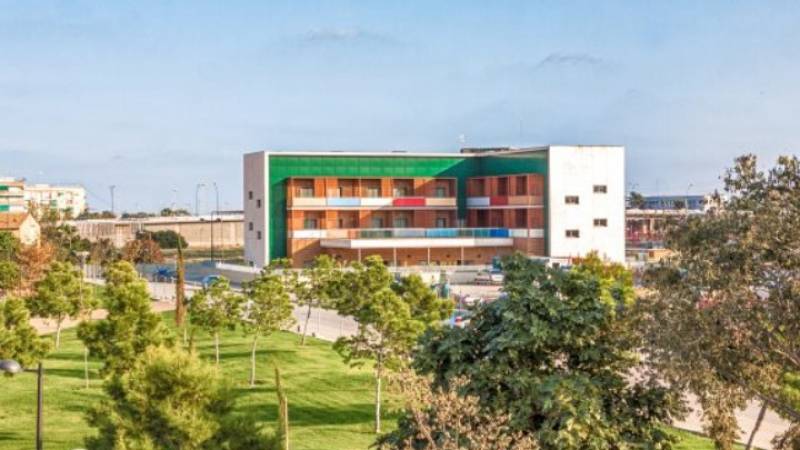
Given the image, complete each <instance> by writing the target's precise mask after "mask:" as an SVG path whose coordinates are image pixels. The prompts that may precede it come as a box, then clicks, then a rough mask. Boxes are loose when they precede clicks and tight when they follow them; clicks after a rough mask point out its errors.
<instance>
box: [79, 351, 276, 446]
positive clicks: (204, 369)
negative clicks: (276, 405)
mask: <svg viewBox="0 0 800 450" xmlns="http://www.w3.org/2000/svg"><path fill="white" fill-rule="evenodd" d="M105 391H106V394H107V398H106V399H104V400H102V401H101V402H100V404H98V405H97V406H95V407H93V408H92V409H91V410H90V411H89V414H88V421H89V424H90V425H91V426H93V427H95V428H97V429H98V434H97V435H96V436H92V437H89V438H87V439H86V447H87V448H88V449H89V450H118V449H148V450H162V449H163V450H167V449H181V450H216V449H228V450H263V449H267V450H269V449H271V448H275V447H274V446H275V443H274V439H273V438H272V437H267V436H265V435H264V433H263V432H262V430H261V429H260V428H259V427H258V426H257V425H256V423H255V421H254V420H253V419H252V418H248V417H245V416H238V415H235V414H234V412H233V409H234V405H235V393H234V392H233V391H232V390H231V389H229V388H227V387H226V386H225V385H224V384H223V383H222V382H221V380H220V378H219V375H218V374H217V372H216V371H215V370H214V369H212V368H211V367H208V366H206V365H205V364H203V363H202V362H201V361H199V360H198V359H197V357H196V356H194V355H193V354H189V353H186V352H184V351H182V350H179V349H175V348H166V347H150V348H148V349H147V350H145V352H144V353H143V355H142V357H141V358H140V359H139V360H137V361H136V362H135V363H134V364H133V366H131V368H130V370H129V371H127V372H126V373H124V374H120V375H118V376H115V377H112V378H111V379H110V380H108V381H107V382H106V384H105Z"/></svg>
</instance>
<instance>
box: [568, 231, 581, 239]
mask: <svg viewBox="0 0 800 450" xmlns="http://www.w3.org/2000/svg"><path fill="white" fill-rule="evenodd" d="M566 236H567V237H568V238H579V237H581V232H580V231H579V230H567V232H566Z"/></svg>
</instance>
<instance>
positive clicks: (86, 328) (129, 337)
mask: <svg viewBox="0 0 800 450" xmlns="http://www.w3.org/2000/svg"><path fill="white" fill-rule="evenodd" d="M105 280H106V285H105V307H106V309H107V310H108V315H107V316H106V318H105V319H103V320H97V321H93V322H83V323H81V324H80V325H79V327H78V337H79V338H80V339H81V340H83V342H84V344H85V345H86V346H87V347H88V348H89V352H90V353H91V354H92V355H93V356H96V357H99V358H101V359H103V361H104V362H105V365H104V367H103V371H104V372H105V373H122V372H124V371H126V370H128V369H130V367H132V366H133V363H134V362H135V360H136V358H137V357H138V356H139V355H141V354H142V353H144V351H145V350H146V349H147V348H148V347H150V346H154V345H162V344H170V343H171V342H172V336H171V335H170V333H169V330H168V329H167V328H166V326H165V325H164V323H163V322H162V320H161V317H160V316H159V315H158V314H156V313H154V312H153V310H152V309H151V307H150V294H149V292H148V290H147V285H146V284H145V281H144V280H142V279H141V278H140V277H139V275H138V274H137V273H136V270H135V269H134V268H133V266H131V265H130V264H129V263H127V262H124V261H121V262H116V263H114V264H111V265H109V266H108V267H107V268H106V271H105Z"/></svg>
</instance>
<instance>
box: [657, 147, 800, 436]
mask: <svg viewBox="0 0 800 450" xmlns="http://www.w3.org/2000/svg"><path fill="white" fill-rule="evenodd" d="M724 182H725V191H726V192H727V193H728V196H729V198H730V200H729V201H727V202H726V203H725V204H724V205H723V206H722V207H721V208H714V209H712V210H711V211H709V212H707V213H706V214H704V215H702V216H692V217H689V218H687V219H686V220H684V221H683V222H681V223H678V224H677V225H675V226H674V227H673V228H672V229H671V230H669V233H668V235H667V240H666V242H667V246H668V247H669V248H670V249H672V250H674V256H673V257H671V258H669V259H668V260H665V261H664V262H663V263H662V264H661V265H659V266H658V267H655V268H654V269H652V270H651V271H650V272H649V273H648V274H647V277H646V279H647V282H648V287H649V288H650V293H651V295H648V296H647V297H646V299H645V300H646V301H645V303H643V306H645V307H646V311H647V313H648V314H647V315H646V316H645V317H646V318H647V320H646V321H644V323H643V325H642V329H643V330H644V332H645V333H646V336H647V342H648V346H647V349H648V353H649V354H648V358H649V360H650V361H651V362H652V363H653V364H654V365H655V366H656V367H657V369H658V371H659V373H661V374H662V376H663V377H664V378H665V380H666V381H668V382H670V383H672V384H673V385H675V386H681V387H685V388H686V389H688V390H689V391H691V392H694V393H695V394H696V395H697V397H698V399H699V401H700V404H701V406H702V408H703V414H704V416H705V422H706V431H707V432H708V433H709V434H710V435H711V436H712V437H713V438H714V439H715V441H716V443H717V446H718V448H721V449H730V448H732V446H733V441H734V439H735V438H736V437H737V436H738V427H737V424H736V420H735V416H734V413H735V411H736V409H738V408H740V407H742V406H744V405H745V404H746V402H747V401H748V400H756V401H758V402H760V403H761V404H762V405H764V406H765V407H767V406H768V407H769V408H772V409H773V410H775V411H776V412H777V413H779V414H781V415H782V416H783V417H785V418H786V419H787V420H788V421H789V422H790V423H791V428H790V430H789V431H788V432H787V433H786V435H784V436H783V437H781V438H780V439H779V440H778V441H777V442H776V446H777V447H778V448H781V449H783V448H798V447H800V402H798V400H797V399H798V398H800V396H798V395H797V393H798V392H800V391H798V390H797V389H796V386H797V383H796V381H792V380H796V379H797V377H798V374H800V328H799V327H798V326H797V324H798V318H800V283H798V277H797V271H798V268H800V251H798V242H800V160H798V158H796V157H781V158H779V159H778V163H777V165H776V166H775V167H773V168H771V169H770V170H768V171H766V172H764V171H761V170H759V169H758V168H757V160H756V157H755V156H754V155H746V156H742V157H740V158H738V159H737V160H736V164H735V166H734V167H733V168H732V169H730V170H729V171H728V172H727V173H726V175H725V177H724ZM753 431H754V432H755V431H756V429H754V430H753Z"/></svg>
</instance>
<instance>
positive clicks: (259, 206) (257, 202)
mask: <svg viewBox="0 0 800 450" xmlns="http://www.w3.org/2000/svg"><path fill="white" fill-rule="evenodd" d="M256 208H261V199H258V200H256Z"/></svg>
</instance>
